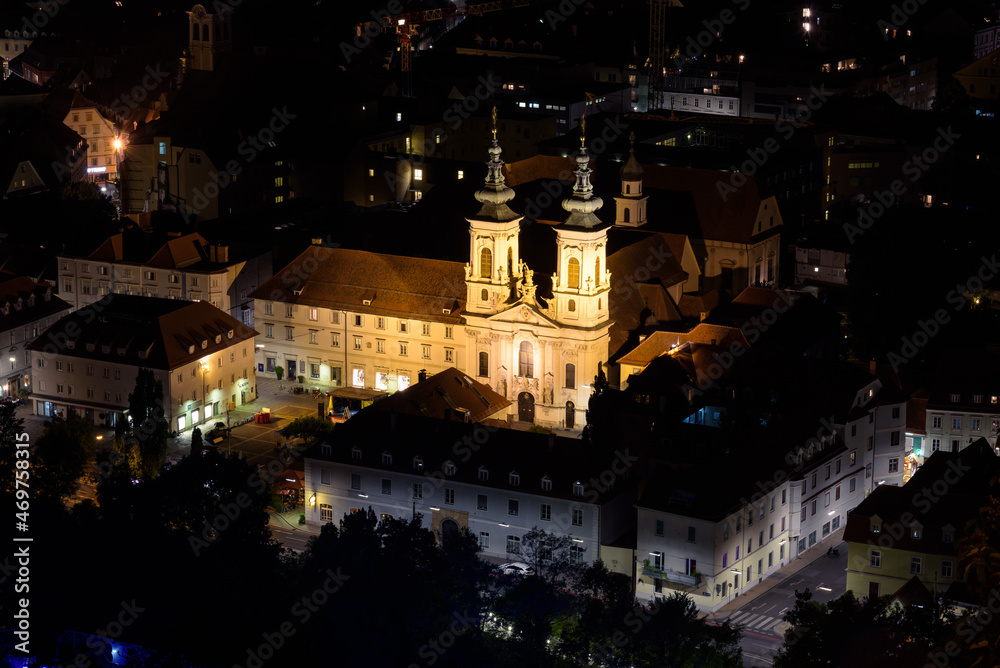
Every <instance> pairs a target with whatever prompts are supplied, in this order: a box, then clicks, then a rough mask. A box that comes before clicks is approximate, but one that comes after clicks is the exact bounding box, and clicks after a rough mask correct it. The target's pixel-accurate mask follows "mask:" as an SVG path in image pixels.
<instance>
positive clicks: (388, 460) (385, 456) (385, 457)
mask: <svg viewBox="0 0 1000 668" xmlns="http://www.w3.org/2000/svg"><path fill="white" fill-rule="evenodd" d="M382 466H392V455H391V454H390V453H389V451H388V450H386V451H385V452H383V453H382Z"/></svg>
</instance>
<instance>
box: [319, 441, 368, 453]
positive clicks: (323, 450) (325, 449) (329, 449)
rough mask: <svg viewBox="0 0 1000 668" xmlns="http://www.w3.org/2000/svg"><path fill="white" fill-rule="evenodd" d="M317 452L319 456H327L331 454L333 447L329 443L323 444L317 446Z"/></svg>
mask: <svg viewBox="0 0 1000 668" xmlns="http://www.w3.org/2000/svg"><path fill="white" fill-rule="evenodd" d="M319 451H320V453H321V454H324V455H327V456H329V455H332V454H333V447H332V446H331V445H330V444H329V443H324V444H323V445H321V446H319ZM358 454H361V451H360V450H358Z"/></svg>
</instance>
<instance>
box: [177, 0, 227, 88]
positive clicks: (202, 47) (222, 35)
mask: <svg viewBox="0 0 1000 668" xmlns="http://www.w3.org/2000/svg"><path fill="white" fill-rule="evenodd" d="M223 6H226V5H223ZM187 14H188V48H187V55H186V56H185V58H184V59H183V61H182V62H183V64H184V69H185V70H187V71H191V70H201V71H205V72H214V71H215V70H216V68H217V67H219V66H221V65H222V63H221V60H220V58H221V57H222V54H228V53H229V52H230V51H231V50H232V16H233V12H232V10H228V11H222V12H220V13H218V14H209V13H208V12H206V11H205V8H204V7H203V6H202V5H195V6H194V7H192V8H191V11H189V12H188V13H187Z"/></svg>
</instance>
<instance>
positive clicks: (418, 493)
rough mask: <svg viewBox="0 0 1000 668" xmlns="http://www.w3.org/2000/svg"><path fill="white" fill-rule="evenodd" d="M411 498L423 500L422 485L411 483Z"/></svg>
mask: <svg viewBox="0 0 1000 668" xmlns="http://www.w3.org/2000/svg"><path fill="white" fill-rule="evenodd" d="M413 498H414V499H422V498H424V485H423V483H419V482H415V483H413Z"/></svg>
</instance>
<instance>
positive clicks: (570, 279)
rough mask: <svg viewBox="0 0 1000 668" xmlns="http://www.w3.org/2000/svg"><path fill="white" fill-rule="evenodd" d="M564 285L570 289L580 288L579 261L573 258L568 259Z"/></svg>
mask: <svg viewBox="0 0 1000 668" xmlns="http://www.w3.org/2000/svg"><path fill="white" fill-rule="evenodd" d="M567 273H568V276H567V277H566V285H568V286H569V287H571V288H577V289H579V287H580V261H579V260H577V259H576V258H575V257H571V258H570V259H569V271H568V272H567Z"/></svg>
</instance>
